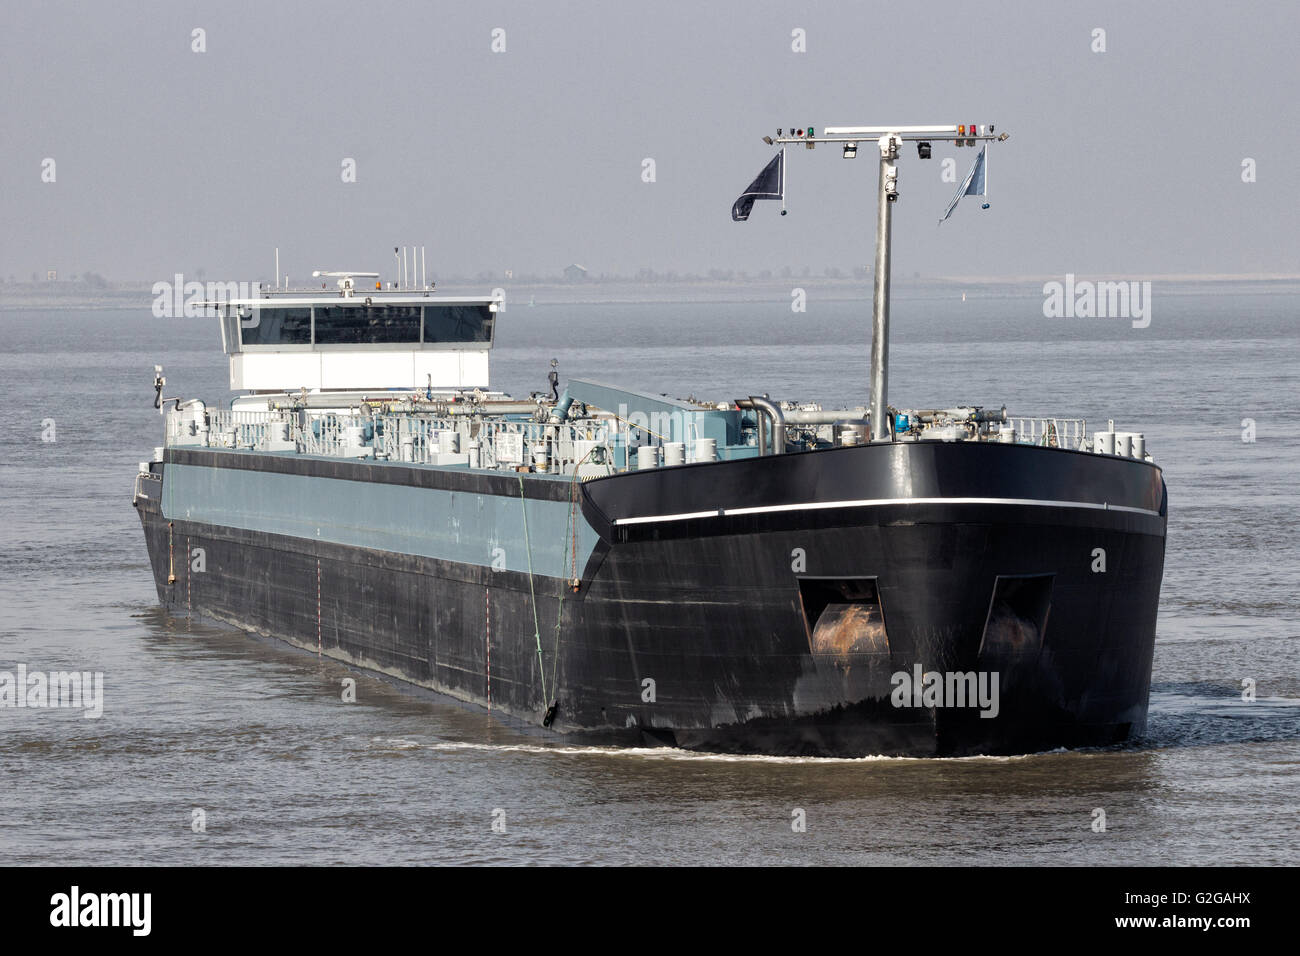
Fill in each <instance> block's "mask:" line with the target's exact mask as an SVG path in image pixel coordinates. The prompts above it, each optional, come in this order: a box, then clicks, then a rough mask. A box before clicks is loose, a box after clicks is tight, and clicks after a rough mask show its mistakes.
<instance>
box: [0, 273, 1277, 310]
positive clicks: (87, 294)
mask: <svg viewBox="0 0 1300 956" xmlns="http://www.w3.org/2000/svg"><path fill="white" fill-rule="evenodd" d="M1078 277H1079V278H1080V279H1083V278H1093V279H1105V280H1107V281H1131V280H1144V281H1150V282H1152V283H1153V284H1155V285H1157V286H1159V285H1165V286H1180V287H1183V288H1176V289H1173V290H1170V289H1168V288H1166V289H1165V290H1164V291H1165V293H1166V294H1184V295H1186V294H1197V293H1203V292H1206V291H1208V290H1209V287H1212V286H1229V287H1235V288H1238V289H1241V288H1242V287H1245V286H1252V285H1253V286H1268V285H1281V286H1290V285H1294V286H1297V287H1300V275H1269V274H1258V275H1183V274H1172V275H1106V276H1100V275H1092V274H1089V273H1079V274H1078ZM1061 279H1062V276H935V277H927V278H917V277H912V278H901V277H899V278H895V279H894V281H893V291H894V293H895V295H896V297H898V298H903V299H906V298H947V297H949V296H960V295H962V294H963V293H965V294H970V293H974V294H976V295H982V296H988V295H1008V296H1029V295H1038V294H1040V293H1041V287H1042V284H1043V283H1045V282H1051V281H1060V280H1061ZM494 288H504V289H505V290H506V302H507V307H509V306H514V307H519V306H524V307H527V305H528V303H529V302H530V301H532V302H534V303H535V304H536V305H539V306H547V305H580V304H637V303H645V304H651V303H655V302H717V303H723V302H770V301H773V300H774V299H778V300H782V301H784V300H786V299H788V298H789V297H790V295H791V292H792V290H794V289H796V288H799V289H804V290H805V291H806V292H808V293H809V294H810V295H814V294H815V295H816V297H817V298H819V299H821V300H822V301H861V300H864V299H866V300H869V299H870V298H871V296H872V282H871V279H870V278H866V279H863V278H860V277H852V278H848V277H828V276H788V277H771V276H766V277H763V278H754V277H749V278H745V279H730V280H719V279H701V280H683V279H677V280H652V281H645V280H637V279H627V278H608V279H587V280H582V281H578V282H566V281H562V280H560V281H545V282H543V281H512V280H505V279H444V280H439V284H438V288H437V290H436V292H437V293H441V294H482V293H486V292H489V291H490V290H492V289H494ZM151 289H152V284H151V283H141V284H135V283H118V284H115V286H114V287H113V288H111V289H88V288H78V287H77V284H74V283H70V282H57V281H56V282H27V283H0V312H7V311H21V310H27V309H61V310H84V309H104V310H112V309H121V310H131V311H136V310H144V311H148V310H150V309H151V308H152V305H153V299H154V297H153V294H152V291H151ZM304 291H307V290H304ZM312 291H319V290H312Z"/></svg>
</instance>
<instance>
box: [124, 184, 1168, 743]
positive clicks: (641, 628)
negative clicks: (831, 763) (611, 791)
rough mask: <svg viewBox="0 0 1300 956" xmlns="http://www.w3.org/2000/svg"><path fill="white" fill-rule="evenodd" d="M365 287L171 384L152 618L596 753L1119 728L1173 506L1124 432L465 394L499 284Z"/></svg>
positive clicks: (142, 480)
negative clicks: (391, 685) (213, 389)
mask: <svg viewBox="0 0 1300 956" xmlns="http://www.w3.org/2000/svg"><path fill="white" fill-rule="evenodd" d="M882 178H883V177H882ZM357 275H360V274H352V275H346V274H345V275H343V276H342V277H341V278H340V279H339V282H338V285H339V289H338V291H337V292H330V293H321V292H316V293H301V292H298V293H290V292H281V291H279V290H276V291H267V292H264V293H260V294H258V295H257V296H254V297H251V298H247V299H243V300H234V301H227V302H224V303H222V304H221V305H220V306H219V311H220V314H221V325H222V334H223V341H224V344H225V350H226V352H227V353H228V355H229V360H230V366H231V381H232V387H233V388H235V389H236V390H241V391H244V392H246V394H245V395H244V396H243V397H241V398H239V399H237V400H236V401H235V402H234V403H233V405H232V407H231V408H230V409H223V410H217V409H210V408H208V407H207V406H206V405H205V404H204V403H202V402H199V401H184V400H180V399H164V398H163V397H162V396H161V393H160V396H159V398H160V401H159V404H160V405H161V406H162V408H163V411H164V413H165V420H166V429H165V430H166V442H165V445H164V446H163V447H162V448H161V449H158V450H157V453H156V454H155V455H154V458H155V460H154V461H151V462H146V463H143V464H142V465H141V473H140V475H139V477H138V478H137V482H136V490H135V496H134V500H135V506H136V508H137V510H138V512H139V515H140V518H141V522H142V524H143V527H144V532H145V537H146V541H147V544H148V548H149V554H150V558H151V562H152V567H153V572H154V577H155V580H156V583H157V589H158V594H159V598H160V600H161V601H162V602H163V604H164V605H166V606H167V607H169V608H176V609H181V610H189V611H191V612H193V613H197V614H201V615H204V616H208V617H211V618H215V619H217V620H220V621H225V622H228V623H230V624H233V625H235V626H236V627H239V628H243V629H246V630H250V631H255V632H258V633H261V634H266V635H270V636H274V637H277V638H281V639H283V640H285V641H288V642H290V643H292V644H295V645H298V646H300V647H304V648H309V649H312V650H317V651H319V653H321V654H322V655H325V656H329V657H331V658H334V659H337V660H340V661H344V662H347V663H348V664H351V665H354V666H357V667H359V668H364V669H368V670H371V671H375V672H378V673H382V674H386V675H389V676H392V677H395V678H399V679H401V680H403V681H407V682H410V683H412V684H416V685H419V686H421V687H425V688H429V689H431V690H434V691H438V692H441V693H443V694H447V695H450V696H451V697H454V698H456V699H458V700H461V701H464V702H468V703H470V704H472V705H477V706H480V707H483V708H486V709H488V710H490V711H491V712H492V713H493V714H495V715H501V716H504V717H506V718H507V719H510V720H511V721H512V722H518V723H523V724H527V725H535V726H536V727H537V728H538V732H540V733H543V734H548V735H554V736H555V737H556V738H561V739H569V740H573V741H581V742H584V743H586V742H604V743H610V744H628V745H641V744H652V745H669V746H678V747H684V748H691V749H701V750H713V751H725V752H738V753H762V754H803V755H827V756H862V755H871V754H890V755H913V756H929V755H963V754H974V753H990V754H994V753H1023V752H1030V751H1035V750H1042V749H1048V748H1054V747H1060V746H1066V747H1075V746H1087V745H1106V744H1111V743H1115V742H1119V741H1123V740H1125V739H1128V738H1130V737H1133V736H1135V735H1138V734H1140V733H1141V732H1142V730H1143V727H1144V724H1145V720H1146V711H1147V697H1148V690H1149V685H1150V676H1151V662H1152V651H1153V645H1154V637H1155V623H1156V609H1157V603H1158V598H1159V591H1160V582H1161V575H1162V570H1163V563H1164V543H1165V527H1166V495H1165V487H1164V482H1163V480H1162V476H1161V472H1160V469H1159V468H1158V467H1157V466H1156V465H1155V464H1153V463H1152V461H1151V457H1150V455H1149V454H1147V452H1146V450H1145V442H1144V440H1143V437H1142V436H1141V435H1137V434H1133V433H1124V432H1116V431H1115V430H1114V428H1113V426H1112V427H1110V428H1108V429H1107V430H1105V431H1097V432H1094V433H1092V434H1089V433H1088V432H1087V431H1086V428H1085V425H1084V423H1083V422H1080V421H1076V420H1067V419H1052V418H1049V419H1017V418H1013V417H1011V416H1009V415H1008V414H1007V412H1006V410H1005V409H998V410H989V409H984V408H979V407H962V408H950V409H917V410H903V409H895V408H889V407H887V406H886V407H885V411H884V412H883V413H881V414H878V415H877V416H875V421H876V422H877V423H879V425H880V428H879V429H877V428H876V427H874V426H873V416H872V411H873V409H870V408H860V409H851V410H824V409H822V408H820V407H819V406H817V405H812V404H796V403H793V402H781V401H776V400H773V399H770V398H768V397H766V396H742V397H741V398H739V399H737V400H735V401H731V402H722V403H700V402H696V401H693V400H673V399H668V398H664V397H661V396H653V395H648V394H642V393H639V392H634V391H629V390H624V389H618V388H615V387H612V386H609V385H603V384H599V383H595V382H587V381H572V382H570V383H569V384H568V387H567V388H566V389H565V390H564V392H563V393H562V394H556V391H552V394H551V395H550V396H534V397H532V398H530V399H527V400H522V401H520V400H514V399H511V398H509V397H507V396H505V395H502V394H500V393H496V392H492V391H489V390H488V389H487V384H488V382H487V356H488V352H489V350H490V348H491V346H492V341H493V336H494V331H495V323H496V321H497V320H498V317H499V315H500V314H501V313H500V312H499V308H500V306H501V302H500V300H499V299H492V298H478V299H474V298H455V297H448V296H442V295H435V294H434V293H433V292H432V291H431V290H429V289H400V288H399V289H391V290H380V289H376V290H374V291H362V290H360V289H358V288H356V276H357ZM878 311H879V310H878ZM878 329H879V325H878ZM161 381H162V380H161V378H160V379H159V381H158V382H157V383H156V384H158V385H159V387H160V388H161ZM873 398H874V395H873ZM878 431H880V432H883V435H881V434H878V433H877V432H878Z"/></svg>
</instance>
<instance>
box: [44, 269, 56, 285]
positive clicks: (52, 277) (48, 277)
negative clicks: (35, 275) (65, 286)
mask: <svg viewBox="0 0 1300 956" xmlns="http://www.w3.org/2000/svg"><path fill="white" fill-rule="evenodd" d="M58 278H59V274H58V273H57V272H55V271H54V270H53V269H51V270H50V271H49V272H47V273H45V281H46V282H55V281H57V280H58Z"/></svg>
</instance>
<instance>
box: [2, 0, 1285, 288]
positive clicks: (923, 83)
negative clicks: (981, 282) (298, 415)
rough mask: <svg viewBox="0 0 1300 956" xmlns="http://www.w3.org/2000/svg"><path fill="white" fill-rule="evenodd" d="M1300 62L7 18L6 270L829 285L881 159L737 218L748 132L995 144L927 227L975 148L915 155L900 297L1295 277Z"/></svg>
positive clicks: (1234, 22)
mask: <svg viewBox="0 0 1300 956" xmlns="http://www.w3.org/2000/svg"><path fill="white" fill-rule="evenodd" d="M195 28H202V29H203V30H204V31H206V38H205V39H206V47H207V50H206V52H204V53H195V52H193V51H192V50H191V46H192V43H193V40H192V31H193V30H194V29H195ZM495 28H501V29H503V30H504V31H505V46H506V48H505V52H501V53H494V52H493V51H492V49H491V47H492V42H493V37H492V32H493V30H494V29H495ZM796 28H797V29H802V30H804V31H805V32H806V45H807V50H806V52H803V53H797V52H794V51H792V49H791V46H792V38H791V31H792V30H795V29H796ZM1095 28H1102V29H1104V30H1105V31H1106V33H1105V41H1106V52H1104V53H1096V52H1093V50H1092V48H1091V47H1092V45H1093V42H1094V41H1093V30H1094V29H1095ZM1298 36H1300V4H1297V3H1295V2H1293V0H1288V2H1279V3H1233V4H1221V3H1187V2H1178V3H1175V2H1160V3H1069V4H1066V3H1045V2H1041V0H1038V2H1026V3H994V4H979V5H972V4H970V3H958V2H946V0H945V2H930V3H904V2H896V3H848V2H845V3H829V2H817V3H803V4H801V3H791V2H781V3H710V4H700V3H668V2H654V3H596V2H582V3H550V2H541V0H532V2H517V0H510V2H495V3H493V2H488V3H474V4H461V5H455V6H453V5H451V4H445V3H439V4H433V3H414V2H406V3H396V2H395V3H369V2H367V3H346V4H345V3H342V2H325V3H310V4H309V3H297V2H275V0H259V2H222V3H215V2H213V3H186V2H168V3H133V4H118V3H113V4H109V3H90V2H87V3H57V2H56V3H51V2H42V3H32V4H11V5H8V6H7V8H6V16H5V29H4V31H3V38H2V39H0V45H2V46H3V68H4V71H5V76H4V80H5V83H4V89H5V95H4V97H3V100H2V101H0V122H2V124H3V129H4V134H3V137H2V138H0V164H2V166H3V175H4V189H3V192H2V193H0V214H2V215H3V222H4V229H3V240H2V241H0V274H2V275H4V276H5V277H8V276H10V275H15V276H17V277H19V278H20V279H27V278H29V277H30V275H31V273H32V272H33V271H37V270H39V271H40V272H41V273H44V271H45V270H46V269H57V270H59V271H60V273H61V274H63V275H68V274H71V273H80V272H84V271H95V272H100V273H102V274H104V275H106V276H108V277H110V278H114V279H125V278H139V279H146V280H153V279H156V278H169V277H170V276H171V275H172V274H173V273H176V272H183V273H187V274H192V273H193V272H194V271H195V270H197V269H199V268H203V269H205V270H206V273H207V277H208V278H209V279H213V278H222V279H257V278H268V279H269V278H270V277H271V273H272V271H273V268H272V266H273V249H274V247H275V246H279V247H280V251H281V261H282V269H281V271H282V272H288V273H289V274H290V276H291V278H294V277H297V278H305V277H306V274H307V273H308V272H310V270H312V269H335V268H349V269H380V270H386V271H388V272H391V266H392V247H393V246H394V245H403V244H405V245H418V244H421V243H423V244H425V245H426V246H427V247H428V256H429V260H430V272H431V274H432V275H453V274H471V275H472V274H476V273H478V272H480V271H491V272H494V273H495V272H500V271H502V270H504V269H514V270H516V271H517V272H534V273H542V274H552V273H557V272H558V271H559V270H560V269H562V268H563V267H564V266H565V265H567V264H568V263H570V262H574V261H577V262H580V263H582V264H584V265H586V266H587V267H588V268H589V269H591V270H592V271H593V272H595V273H600V272H621V273H631V272H635V271H636V270H638V269H641V268H650V269H655V270H657V271H667V270H676V271H679V272H687V271H693V272H705V271H707V270H709V269H713V268H719V269H735V270H747V271H749V272H751V273H757V272H758V271H760V270H762V269H780V268H781V267H782V266H785V265H790V266H793V267H795V268H796V269H799V268H802V267H803V266H805V265H807V266H811V267H812V268H813V269H814V270H815V271H816V272H817V273H820V272H821V270H822V269H823V268H825V267H827V266H836V267H839V268H842V269H845V270H847V269H851V268H853V267H854V266H859V265H868V264H869V263H870V262H871V259H872V255H873V243H874V234H873V228H874V215H875V197H874V192H875V188H876V163H875V160H874V158H873V156H872V154H871V152H870V151H869V150H863V151H861V152H860V153H859V158H858V159H857V160H854V161H845V160H843V159H842V158H841V157H840V155H839V151H838V150H836V149H833V148H832V147H821V148H818V149H817V150H814V151H812V152H808V151H807V150H805V149H802V148H801V149H798V150H791V152H790V155H789V160H790V162H789V172H788V190H787V195H788V206H789V209H790V213H789V215H788V216H786V217H784V218H781V217H780V216H779V207H778V206H777V204H774V203H759V204H757V205H756V206H755V209H754V213H753V215H752V216H751V218H750V220H749V222H747V223H733V222H731V220H730V215H729V212H730V207H731V203H732V201H733V200H734V199H735V198H736V196H737V195H738V194H739V192H740V191H741V190H742V189H743V188H744V187H745V185H746V184H747V183H748V182H749V181H750V179H752V178H753V176H754V175H755V174H756V173H757V172H758V170H759V169H760V168H761V167H762V166H763V164H764V163H765V162H766V161H767V159H768V158H769V157H770V154H771V149H770V147H767V146H765V145H764V144H763V143H762V142H761V140H760V138H761V137H762V136H763V135H765V134H774V133H775V132H776V129H777V128H778V127H788V126H790V125H792V124H793V125H797V126H807V125H812V126H814V127H816V128H819V129H820V128H821V127H823V126H827V125H832V126H833V125H850V124H861V125H877V124H889V123H899V124H928V123H966V122H977V123H994V124H996V125H997V127H998V129H999V130H1007V131H1009V132H1010V133H1011V139H1010V140H1009V141H1008V142H1006V143H1002V144H997V145H996V146H994V147H992V148H991V149H990V170H989V177H990V183H989V185H990V193H991V195H990V197H989V201H990V203H991V208H990V209H989V210H987V211H982V210H981V209H980V208H979V203H978V202H977V201H975V200H970V199H968V200H966V201H964V202H963V203H962V205H961V206H960V208H959V209H958V210H957V212H956V213H955V214H954V216H953V218H952V219H951V220H950V221H949V222H947V223H946V224H945V225H944V226H943V227H942V228H937V227H936V222H937V220H938V218H939V216H940V215H941V213H942V211H943V208H944V206H945V204H946V202H947V200H948V199H949V197H950V196H951V195H952V193H953V191H954V189H955V187H954V185H953V184H951V183H945V182H942V181H941V178H940V172H941V159H942V157H944V156H952V157H955V158H956V160H957V165H958V167H959V169H958V173H959V175H960V174H964V173H965V170H966V168H967V166H968V165H969V164H970V162H971V160H972V159H973V158H974V153H975V150H971V149H955V148H954V147H952V146H951V145H943V146H938V145H936V148H935V158H934V159H932V160H930V161H928V162H922V161H920V160H918V159H917V157H916V155H915V152H914V151H910V150H909V152H908V153H906V154H905V155H904V159H903V162H902V164H901V170H900V182H899V188H900V192H901V196H902V198H901V200H900V201H899V203H898V205H897V206H896V208H895V256H896V259H895V268H896V270H898V272H899V273H900V274H905V275H911V273H912V272H914V271H915V272H920V273H922V274H924V275H958V274H960V275H979V274H983V273H993V274H998V275H1029V274H1041V275H1063V274H1065V273H1067V272H1073V273H1076V274H1080V275H1092V276H1094V277H1105V276H1118V275H1143V274H1160V273H1256V272H1266V273H1287V274H1300V241H1298V240H1297V227H1296V210H1297V206H1298V205H1300V173H1298V171H1297V168H1296V167H1297V164H1298V161H1300V105H1297V96H1298V95H1300V82H1298V81H1300V63H1298V60H1300V56H1298V55H1297V48H1296V38H1297V37H1298ZM647 157H648V158H652V159H654V160H655V173H656V181H655V182H653V183H646V182H643V181H642V160H643V159H645V158H647ZM1248 157H1249V158H1251V159H1254V160H1255V161H1256V164H1257V181H1256V182H1254V183H1244V182H1243V181H1242V161H1243V159H1245V158H1248ZM47 158H50V159H53V160H54V161H55V166H54V171H55V181H54V182H53V183H47V182H42V170H43V162H44V160H46V159H47ZM345 158H351V159H353V160H355V162H356V179H357V181H356V182H355V183H344V182H343V181H342V175H341V173H342V163H343V161H344V159H345ZM295 284H296V283H295Z"/></svg>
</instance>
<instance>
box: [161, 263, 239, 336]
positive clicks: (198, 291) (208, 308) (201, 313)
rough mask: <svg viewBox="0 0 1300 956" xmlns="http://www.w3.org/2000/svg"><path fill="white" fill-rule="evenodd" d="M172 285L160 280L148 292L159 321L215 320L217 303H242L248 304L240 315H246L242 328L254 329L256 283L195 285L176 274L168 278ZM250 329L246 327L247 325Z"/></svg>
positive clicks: (193, 281)
mask: <svg viewBox="0 0 1300 956" xmlns="http://www.w3.org/2000/svg"><path fill="white" fill-rule="evenodd" d="M172 278H173V279H174V280H175V281H172V282H168V281H167V280H165V279H164V280H160V281H158V282H155V283H154V284H153V289H152V290H150V291H151V293H152V295H153V314H154V317H155V318H159V319H181V318H184V319H202V318H215V317H216V316H218V315H220V314H221V313H220V312H219V311H218V307H219V305H220V304H221V303H224V302H231V301H234V300H237V299H238V300H243V301H245V302H248V303H249V304H247V305H245V306H243V311H245V312H247V313H249V316H250V318H246V319H245V321H244V325H245V327H246V328H251V327H253V326H256V325H257V321H256V320H257V316H258V306H257V304H256V303H257V301H258V296H259V295H260V293H261V289H262V284H261V283H260V282H199V281H197V280H191V281H189V282H186V281H185V276H184V275H183V274H182V273H180V272H178V273H176V275H175V276H173V277H172ZM250 319H251V321H252V325H251V326H250V325H249V321H250Z"/></svg>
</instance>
